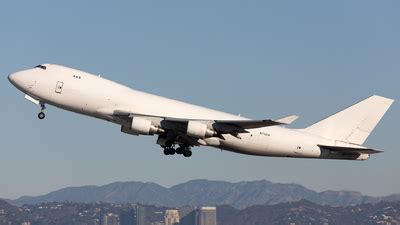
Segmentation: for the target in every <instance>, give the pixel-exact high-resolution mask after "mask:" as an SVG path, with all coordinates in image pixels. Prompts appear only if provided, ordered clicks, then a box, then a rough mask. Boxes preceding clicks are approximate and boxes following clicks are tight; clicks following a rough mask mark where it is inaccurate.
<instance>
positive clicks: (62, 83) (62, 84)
mask: <svg viewBox="0 0 400 225" xmlns="http://www.w3.org/2000/svg"><path fill="white" fill-rule="evenodd" d="M63 86H64V82H61V81H57V84H56V93H58V94H61V92H62V89H63Z"/></svg>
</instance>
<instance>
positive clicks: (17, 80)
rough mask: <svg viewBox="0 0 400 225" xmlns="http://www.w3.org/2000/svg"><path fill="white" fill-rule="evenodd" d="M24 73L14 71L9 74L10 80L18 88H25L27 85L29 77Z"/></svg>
mask: <svg viewBox="0 0 400 225" xmlns="http://www.w3.org/2000/svg"><path fill="white" fill-rule="evenodd" d="M24 74H25V73H24V72H23V71H19V72H15V73H12V74H10V75H8V80H9V81H10V83H11V84H12V85H14V86H15V87H16V88H18V89H21V88H25V87H26V86H27V84H26V83H27V79H26V78H27V77H26V76H24Z"/></svg>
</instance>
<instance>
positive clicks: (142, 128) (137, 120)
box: [121, 117, 163, 135]
mask: <svg viewBox="0 0 400 225" xmlns="http://www.w3.org/2000/svg"><path fill="white" fill-rule="evenodd" d="M162 131H163V130H162V129H160V128H157V127H155V126H154V125H152V122H151V121H150V120H147V119H145V118H142V117H133V118H132V123H131V126H130V127H125V126H122V127H121V132H123V133H126V134H132V135H153V134H158V133H162Z"/></svg>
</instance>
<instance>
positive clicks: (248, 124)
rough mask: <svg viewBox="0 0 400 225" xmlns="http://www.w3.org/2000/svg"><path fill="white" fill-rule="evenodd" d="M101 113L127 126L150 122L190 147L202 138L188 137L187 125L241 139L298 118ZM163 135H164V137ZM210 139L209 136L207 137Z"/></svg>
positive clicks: (200, 142) (124, 112)
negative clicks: (220, 118)
mask: <svg viewBox="0 0 400 225" xmlns="http://www.w3.org/2000/svg"><path fill="white" fill-rule="evenodd" d="M101 112H102V113H106V112H108V113H107V114H110V116H113V117H117V118H119V119H122V120H124V121H125V122H126V123H127V124H129V123H131V121H132V118H137V117H140V118H141V119H145V120H150V121H151V122H152V123H154V124H156V125H157V126H159V127H160V128H161V129H162V130H163V131H165V134H166V133H169V134H171V133H172V134H173V135H174V136H175V137H176V138H178V139H179V140H180V141H181V142H183V143H186V144H189V145H191V146H195V145H203V144H204V143H205V142H204V140H203V139H204V138H205V137H200V136H193V135H189V134H188V133H187V132H188V129H189V124H193V123H195V124H196V126H197V127H198V126H200V127H202V129H207V130H209V131H211V133H213V136H215V137H219V138H221V139H225V138H224V136H223V135H224V134H230V135H232V136H234V137H236V138H239V139H240V138H241V137H240V135H239V134H240V133H248V131H247V129H255V128H261V127H269V126H279V125H287V124H290V123H291V122H293V121H295V120H296V119H297V118H298V116H288V117H285V118H282V119H278V120H269V119H267V120H248V119H243V120H201V119H198V120H196V119H187V118H171V117H163V116H159V115H145V114H137V113H134V112H130V111H125V110H108V109H107V110H102V111H101ZM165 134H164V135H165ZM207 137H210V136H207Z"/></svg>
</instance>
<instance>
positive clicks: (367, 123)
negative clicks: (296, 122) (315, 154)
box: [304, 95, 394, 145]
mask: <svg viewBox="0 0 400 225" xmlns="http://www.w3.org/2000/svg"><path fill="white" fill-rule="evenodd" d="M393 102H394V101H393V100H392V99H389V98H385V97H381V96H377V95H374V96H371V97H369V98H367V99H365V100H363V101H361V102H359V103H357V104H355V105H353V106H350V107H349V108H346V109H344V110H343V111H340V112H338V113H336V114H334V115H332V116H330V117H328V118H326V119H323V120H321V121H320V122H318V123H315V124H313V125H311V126H310V127H308V128H306V129H304V131H306V132H308V133H312V134H316V135H319V136H322V137H325V138H329V139H333V140H338V141H344V142H349V143H353V144H357V145H362V144H363V143H364V142H365V140H366V139H367V138H368V136H369V135H370V133H371V132H372V131H373V130H374V128H375V127H376V125H377V124H378V123H379V121H380V120H381V119H382V117H383V116H384V115H385V113H386V111H387V110H388V109H389V107H390V106H391V105H392V103H393Z"/></svg>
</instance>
